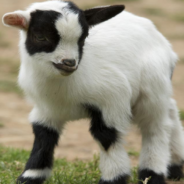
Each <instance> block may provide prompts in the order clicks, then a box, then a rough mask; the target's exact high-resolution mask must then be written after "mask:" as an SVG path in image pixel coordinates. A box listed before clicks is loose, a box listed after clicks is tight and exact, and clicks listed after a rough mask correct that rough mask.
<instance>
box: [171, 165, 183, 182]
mask: <svg viewBox="0 0 184 184" xmlns="http://www.w3.org/2000/svg"><path fill="white" fill-rule="evenodd" d="M183 177H184V175H183V165H182V164H181V165H171V166H169V167H168V179H171V180H175V181H179V180H180V179H181V178H183Z"/></svg>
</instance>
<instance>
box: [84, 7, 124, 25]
mask: <svg viewBox="0 0 184 184" xmlns="http://www.w3.org/2000/svg"><path fill="white" fill-rule="evenodd" d="M124 9H125V6H124V5H114V6H106V7H97V8H93V9H89V10H85V11H84V15H85V17H86V20H87V22H88V24H89V25H90V26H93V25H96V24H99V23H101V22H104V21H106V20H108V19H111V18H112V17H114V16H116V15H117V14H119V13H121V12H122V11H123V10H124Z"/></svg>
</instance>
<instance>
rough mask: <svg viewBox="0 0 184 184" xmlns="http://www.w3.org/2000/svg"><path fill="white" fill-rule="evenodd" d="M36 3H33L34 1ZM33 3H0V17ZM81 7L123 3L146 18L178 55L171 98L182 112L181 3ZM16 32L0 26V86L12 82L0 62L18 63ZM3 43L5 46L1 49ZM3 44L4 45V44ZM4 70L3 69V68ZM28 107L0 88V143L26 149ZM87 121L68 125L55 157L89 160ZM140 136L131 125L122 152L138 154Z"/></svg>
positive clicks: (139, 1)
mask: <svg viewBox="0 0 184 184" xmlns="http://www.w3.org/2000/svg"><path fill="white" fill-rule="evenodd" d="M35 1H36V0H35ZM35 1H34V0H24V1H23V0H16V1H15V0H1V6H0V17H2V15H3V14H4V13H6V12H11V11H14V10H17V9H24V8H25V7H27V6H28V5H29V4H30V3H31V2H35ZM74 2H75V3H76V4H78V5H79V6H82V7H83V8H89V7H92V6H99V5H103V4H125V5H126V10H128V11H131V12H132V13H135V14H137V15H140V16H144V17H147V18H150V19H151V20H152V21H153V22H154V23H155V25H156V26H157V27H158V29H159V30H160V31H161V32H162V33H163V34H164V35H165V36H166V37H167V38H168V39H169V41H170V42H171V44H172V45H173V48H174V50H175V51H176V52H177V53H178V55H179V58H180V60H181V61H180V62H178V64H177V66H176V69H175V72H174V76H173V87H174V97H175V99H176V101H177V103H178V107H179V109H181V110H184V95H183V93H184V1H183V2H182V0H175V1H174V0H162V1H160V0H154V1H153V0H134V1H132V0H131V1H130V2H129V1H128V0H126V1H125V2H124V1H121V0H119V2H118V1H115V0H93V1H86V0H75V1H74ZM182 17H183V19H182ZM18 37H19V36H18V31H16V30H15V29H10V28H5V27H3V26H2V25H0V84H1V83H2V82H4V81H5V80H6V79H7V80H10V81H13V82H15V81H16V76H14V75H13V76H12V74H11V70H10V69H9V68H11V67H12V66H10V64H9V63H4V62H3V63H2V62H1V61H2V60H5V59H7V60H13V61H12V62H11V64H12V63H13V64H14V63H15V64H18V61H19V54H18V47H17V45H18ZM2 43H7V45H8V46H3V44H2ZM4 45H6V44H4ZM3 67H4V68H3ZM30 110H31V106H29V105H28V103H27V102H26V101H25V100H24V98H23V97H22V96H21V95H19V94H17V93H16V92H15V91H11V90H10V91H4V90H3V89H2V90H1V88H0V144H2V145H4V146H8V147H16V148H22V149H27V150H30V149H31V147H32V143H33V134H32V130H31V126H30V125H29V123H28V114H29V112H30ZM88 129H89V120H80V121H75V122H69V123H68V124H67V126H66V128H65V131H64V134H63V136H62V137H61V140H60V142H59V146H58V147H57V149H56V151H55V157H57V158H63V157H65V158H67V159H68V160H74V159H76V158H77V159H81V160H88V159H91V158H92V157H93V155H94V153H98V151H99V149H98V146H97V144H96V143H95V142H94V140H93V139H92V137H91V135H90V134H89V131H88ZM140 148H141V137H140V134H139V131H138V130H137V128H136V127H135V126H132V127H131V129H130V132H129V133H128V135H127V137H126V149H127V151H131V152H140ZM131 161H132V165H133V166H136V165H137V164H138V157H137V156H135V155H134V156H131Z"/></svg>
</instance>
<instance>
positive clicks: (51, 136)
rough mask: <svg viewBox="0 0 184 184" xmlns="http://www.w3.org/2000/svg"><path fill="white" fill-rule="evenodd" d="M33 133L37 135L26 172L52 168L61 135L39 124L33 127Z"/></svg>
mask: <svg viewBox="0 0 184 184" xmlns="http://www.w3.org/2000/svg"><path fill="white" fill-rule="evenodd" d="M33 132H34V134H35V140H34V145H33V149H32V152H31V155H30V158H29V160H28V162H27V164H26V167H25V170H28V169H44V168H46V167H48V168H51V167H52V165H53V153H54V148H55V146H56V145H57V143H58V139H59V134H58V132H56V131H54V130H53V129H49V128H47V127H43V126H41V125H38V124H34V125H33Z"/></svg>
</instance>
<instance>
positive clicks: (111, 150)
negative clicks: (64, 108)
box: [85, 105, 130, 184]
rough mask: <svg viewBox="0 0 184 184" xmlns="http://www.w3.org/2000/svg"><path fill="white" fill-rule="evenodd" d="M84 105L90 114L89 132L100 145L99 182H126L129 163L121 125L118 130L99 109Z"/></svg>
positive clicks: (115, 183)
mask: <svg viewBox="0 0 184 184" xmlns="http://www.w3.org/2000/svg"><path fill="white" fill-rule="evenodd" d="M85 107H86V109H87V111H88V113H89V115H90V116H91V127H90V132H91V134H92V136H93V137H94V139H95V140H96V141H97V142H98V144H99V145H100V170H101V173H102V176H101V179H100V181H99V184H126V183H127V178H128V176H129V175H130V163H129V158H128V155H127V153H126V151H125V150H124V148H123V137H122V136H123V133H122V132H124V130H123V129H124V128H123V125H120V127H119V130H118V128H117V127H116V125H115V124H114V123H111V125H112V126H111V127H110V126H108V125H107V123H106V122H107V121H106V120H105V119H104V117H103V114H102V111H101V110H100V109H98V108H97V107H95V106H90V105H86V106H85ZM112 122H113V121H112Z"/></svg>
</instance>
